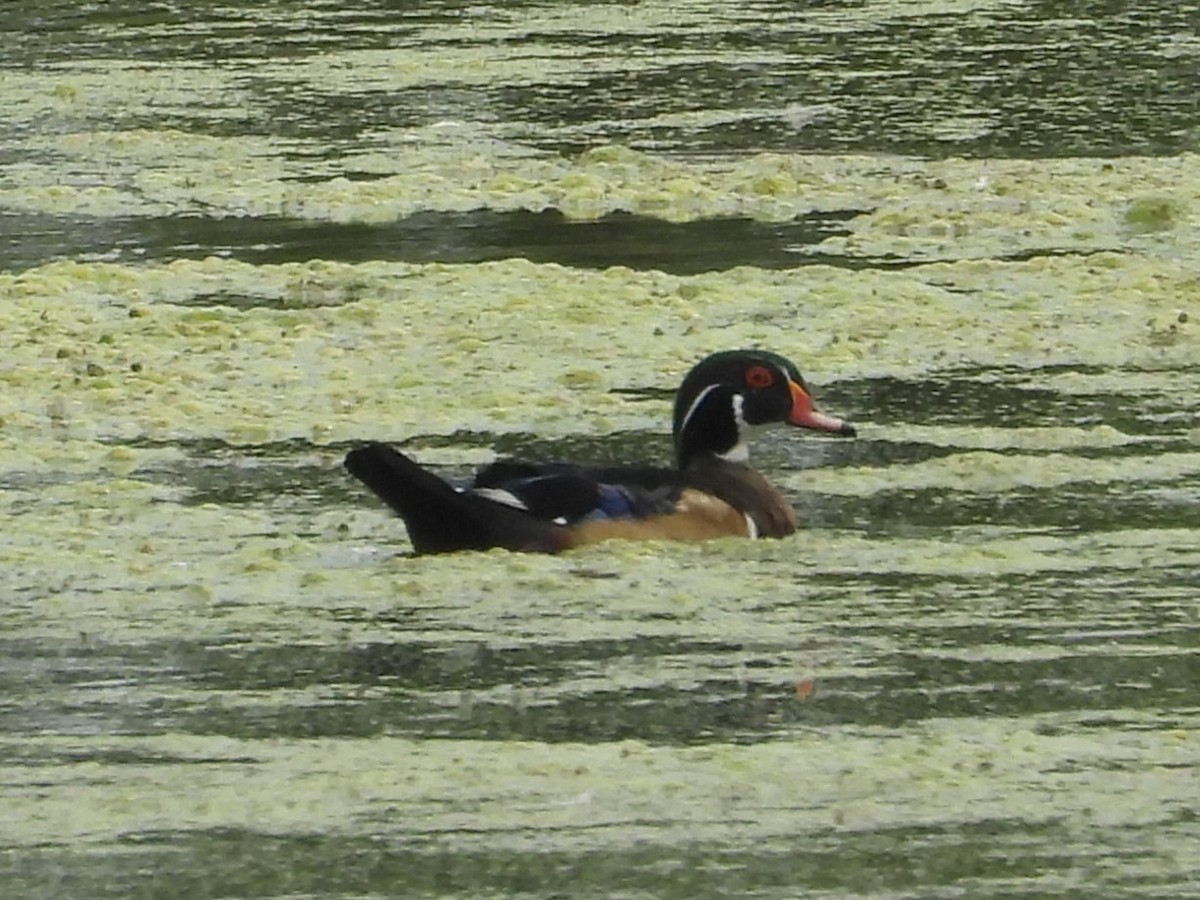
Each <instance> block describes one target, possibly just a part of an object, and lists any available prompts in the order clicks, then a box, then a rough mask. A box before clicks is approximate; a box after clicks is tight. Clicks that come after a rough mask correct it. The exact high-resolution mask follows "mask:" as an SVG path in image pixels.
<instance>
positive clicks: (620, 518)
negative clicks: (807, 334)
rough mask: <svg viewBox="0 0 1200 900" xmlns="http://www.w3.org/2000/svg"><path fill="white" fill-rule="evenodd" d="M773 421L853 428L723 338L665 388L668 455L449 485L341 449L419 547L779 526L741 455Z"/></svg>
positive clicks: (562, 545)
mask: <svg viewBox="0 0 1200 900" xmlns="http://www.w3.org/2000/svg"><path fill="white" fill-rule="evenodd" d="M776 423H786V424H790V425H793V426H796V427H801V428H809V429H814V430H818V431H825V432H831V433H835V434H840V435H853V434H854V428H853V426H852V425H850V424H849V423H847V422H844V421H843V420H841V419H836V418H833V417H831V416H825V415H823V414H821V413H818V412H817V411H816V410H815V409H813V404H812V398H811V396H810V394H809V393H808V389H807V386H806V385H805V384H804V381H803V378H802V377H801V376H800V373H799V371H798V370H797V369H796V367H795V365H794V364H792V363H791V362H789V361H788V360H787V359H785V358H784V357H782V356H779V355H778V354H774V353H769V352H767V351H762V350H732V351H724V352H721V353H715V354H713V355H711V356H709V357H706V358H705V359H704V360H702V361H701V362H700V363H698V364H697V365H696V366H695V367H694V368H693V369H692V370H691V371H690V372H689V373H688V375H687V377H686V378H685V379H684V382H683V384H682V385H681V387H680V389H679V391H678V393H677V394H676V398H675V411H674V429H673V430H674V437H675V457H676V465H675V466H674V467H666V466H662V467H659V466H617V467H592V466H582V465H575V464H570V463H557V462H556V463H542V464H538V463H528V462H522V461H516V460H501V461H498V462H496V463H493V464H491V465H489V466H487V467H486V468H484V469H482V470H480V471H479V472H478V473H477V474H476V475H475V478H474V480H473V481H472V482H471V483H470V484H468V485H465V486H463V487H455V486H453V485H451V484H450V483H448V482H446V481H445V480H443V479H442V478H440V477H438V476H437V475H435V474H434V473H432V472H430V471H429V470H428V469H425V468H424V467H422V466H420V465H419V464H418V463H416V462H414V461H413V460H412V459H410V458H409V457H407V456H405V455H404V454H402V453H400V452H399V451H397V450H395V449H394V448H392V447H390V446H388V445H386V444H381V443H370V444H366V445H364V446H362V447H359V448H356V449H354V450H352V451H350V453H349V454H348V455H347V457H346V468H347V470H348V471H349V472H350V473H351V474H352V475H353V476H354V477H356V478H358V479H359V480H360V481H362V482H363V483H364V484H366V486H367V487H368V488H370V489H371V490H372V491H373V492H374V493H375V494H376V495H378V496H379V497H380V499H382V500H383V501H384V502H385V503H386V504H387V505H388V506H390V507H391V508H392V509H393V510H394V511H395V512H396V513H398V514H399V515H400V517H401V518H402V519H404V522H405V524H406V526H407V529H408V534H409V538H410V540H411V541H412V544H413V549H414V550H415V551H416V552H418V553H445V552H451V551H456V550H483V549H488V548H491V547H504V548H507V549H510V550H523V551H532V552H543V553H556V552H559V551H562V550H567V549H570V548H572V547H578V546H582V545H585V544H592V543H597V542H599V541H605V540H614V539H625V540H661V539H670V540H703V539H707V538H715V537H722V536H728V535H743V536H748V537H783V536H785V535H788V534H791V533H792V532H794V531H795V530H796V517H795V511H794V510H793V508H792V506H791V504H790V503H789V502H788V501H787V499H786V498H785V497H784V496H783V495H782V494H780V493H779V491H778V490H776V489H775V488H774V487H773V486H772V485H771V484H770V483H769V482H767V480H766V479H765V478H763V476H762V475H760V474H759V473H758V472H756V471H755V470H754V469H752V468H751V467H750V466H749V464H748V461H749V449H748V443H747V441H748V439H749V438H750V437H751V436H752V434H753V432H754V431H756V430H757V429H759V428H761V427H764V426H768V425H772V424H776Z"/></svg>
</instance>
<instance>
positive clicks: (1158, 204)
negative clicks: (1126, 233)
mask: <svg viewBox="0 0 1200 900" xmlns="http://www.w3.org/2000/svg"><path fill="white" fill-rule="evenodd" d="M1186 216H1187V207H1186V206H1185V205H1184V204H1183V203H1182V202H1180V201H1179V200H1177V199H1175V198H1174V197H1166V196H1149V197H1139V198H1137V199H1136V200H1134V201H1133V202H1132V203H1130V204H1129V208H1128V209H1127V210H1125V223H1126V224H1127V225H1130V226H1132V227H1133V228H1135V229H1137V230H1139V231H1166V230H1167V229H1170V228H1174V227H1175V225H1176V224H1177V223H1178V222H1179V221H1180V220H1181V219H1183V218H1185V217H1186Z"/></svg>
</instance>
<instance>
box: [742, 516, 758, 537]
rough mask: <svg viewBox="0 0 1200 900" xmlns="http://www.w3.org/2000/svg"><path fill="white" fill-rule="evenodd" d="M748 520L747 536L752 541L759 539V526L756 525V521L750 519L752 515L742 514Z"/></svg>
mask: <svg viewBox="0 0 1200 900" xmlns="http://www.w3.org/2000/svg"><path fill="white" fill-rule="evenodd" d="M742 515H743V516H745V518H746V536H747V537H749V538H750V539H751V540H753V539H754V538H756V537H758V526H757V525H756V524H754V520H753V519H752V518H750V513H742Z"/></svg>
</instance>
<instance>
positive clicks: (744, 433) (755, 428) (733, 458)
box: [717, 394, 767, 463]
mask: <svg viewBox="0 0 1200 900" xmlns="http://www.w3.org/2000/svg"><path fill="white" fill-rule="evenodd" d="M744 402H745V401H744V400H743V399H742V395H741V394H734V395H733V421H734V422H735V423H736V424H737V433H738V442H737V443H736V444H734V445H733V446H732V447H730V448H729V449H728V450H726V451H725V452H724V453H718V454H717V456H718V457H720V458H721V459H723V460H725V461H726V462H735V463H747V462H749V461H750V439H751V438H753V437H756V436H757V435H758V434H759V433H761V432H763V431H766V430H767V426H766V425H750V424H747V422H746V418H745V416H743V415H742V405H743V404H744Z"/></svg>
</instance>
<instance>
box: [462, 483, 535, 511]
mask: <svg viewBox="0 0 1200 900" xmlns="http://www.w3.org/2000/svg"><path fill="white" fill-rule="evenodd" d="M471 493H472V494H474V495H475V496H476V497H482V498H483V499H484V500H491V501H492V502H493V503H503V504H504V505H505V506H511V507H512V508H513V509H523V510H525V511H527V512H528V510H529V507H528V506H526V505H525V504H524V503H523V502H522V500H521V498H520V497H518V496H517V495H516V494H514V493H512V492H511V491H506V490H504V489H503V488H475V490H473V491H471Z"/></svg>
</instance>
